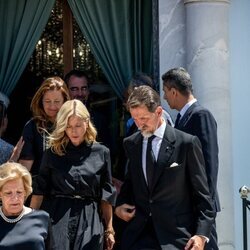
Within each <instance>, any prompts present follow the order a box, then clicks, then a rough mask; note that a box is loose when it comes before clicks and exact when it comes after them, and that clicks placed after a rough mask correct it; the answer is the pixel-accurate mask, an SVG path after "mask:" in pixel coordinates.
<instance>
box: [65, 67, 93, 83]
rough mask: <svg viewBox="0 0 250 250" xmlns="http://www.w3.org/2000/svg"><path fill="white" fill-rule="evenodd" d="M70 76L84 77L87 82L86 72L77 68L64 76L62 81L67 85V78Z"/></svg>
mask: <svg viewBox="0 0 250 250" xmlns="http://www.w3.org/2000/svg"><path fill="white" fill-rule="evenodd" d="M71 76H76V77H79V78H81V77H85V78H86V80H87V83H88V84H89V78H88V75H87V73H86V72H84V71H82V70H77V69H73V70H71V71H70V72H68V73H67V74H66V75H65V77H64V81H65V83H66V84H67V86H68V85H69V78H70V77H71Z"/></svg>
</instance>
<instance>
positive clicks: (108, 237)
mask: <svg viewBox="0 0 250 250" xmlns="http://www.w3.org/2000/svg"><path fill="white" fill-rule="evenodd" d="M104 235H105V243H106V249H105V250H112V249H113V247H114V244H115V234H114V232H113V233H111V232H109V231H106V232H105V234H104Z"/></svg>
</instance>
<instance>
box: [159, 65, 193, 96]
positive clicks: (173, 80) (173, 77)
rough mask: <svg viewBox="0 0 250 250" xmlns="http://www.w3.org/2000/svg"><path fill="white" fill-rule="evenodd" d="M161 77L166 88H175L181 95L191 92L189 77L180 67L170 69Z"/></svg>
mask: <svg viewBox="0 0 250 250" xmlns="http://www.w3.org/2000/svg"><path fill="white" fill-rule="evenodd" d="M161 78H162V80H163V85H164V86H166V87H167V88H168V89H171V88H175V89H177V90H178V91H180V93H181V94H183V95H189V94H191V93H193V87H192V81H191V77H190V75H189V73H188V72H187V71H186V70H185V69H184V68H182V67H179V68H173V69H170V70H169V71H167V72H166V73H165V74H163V75H162V77H161Z"/></svg>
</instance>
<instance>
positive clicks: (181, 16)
mask: <svg viewBox="0 0 250 250" xmlns="http://www.w3.org/2000/svg"><path fill="white" fill-rule="evenodd" d="M158 3H159V52H160V53H159V56H160V77H161V75H162V74H163V73H165V72H166V71H168V70H169V69H171V68H173V67H180V66H182V67H185V57H186V54H185V8H184V4H183V0H159V2H158ZM160 93H161V98H162V100H161V101H162V105H163V106H164V108H166V109H167V110H168V112H169V113H170V114H171V115H172V117H173V118H175V116H176V113H177V112H176V111H174V110H171V109H169V106H168V104H167V102H166V101H165V100H163V92H162V81H161V80H160Z"/></svg>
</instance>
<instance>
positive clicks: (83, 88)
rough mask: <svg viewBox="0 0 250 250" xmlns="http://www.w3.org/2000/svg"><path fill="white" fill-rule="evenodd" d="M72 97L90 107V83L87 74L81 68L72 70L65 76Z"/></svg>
mask: <svg viewBox="0 0 250 250" xmlns="http://www.w3.org/2000/svg"><path fill="white" fill-rule="evenodd" d="M64 80H65V82H66V84H67V86H68V89H69V94H70V97H71V99H78V100H80V101H82V102H83V104H84V105H85V106H86V107H87V108H88V97H89V83H88V77H87V74H86V73H85V72H84V71H81V70H75V69H73V70H71V71H70V72H69V73H67V74H66V76H65V78H64Z"/></svg>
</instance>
